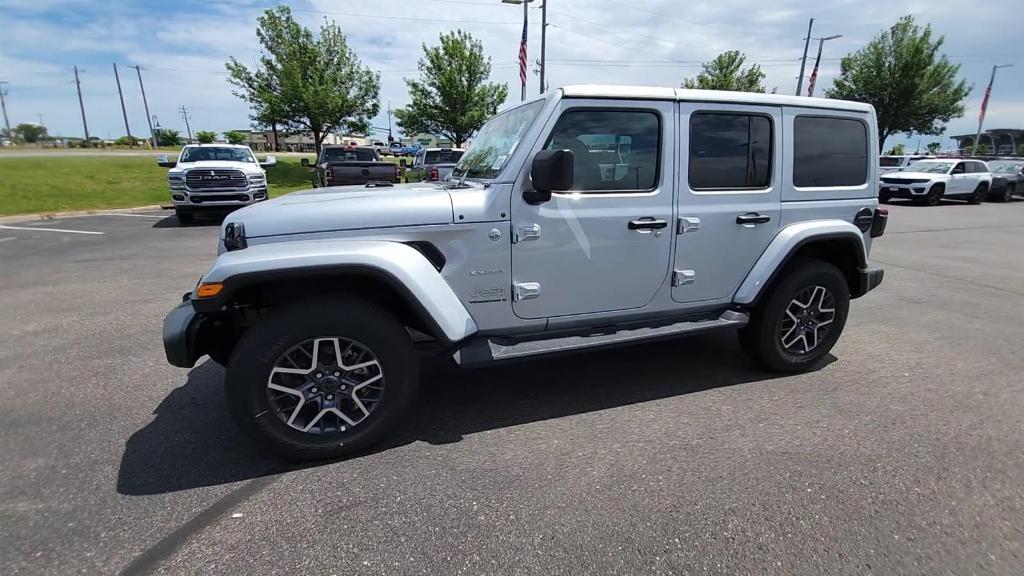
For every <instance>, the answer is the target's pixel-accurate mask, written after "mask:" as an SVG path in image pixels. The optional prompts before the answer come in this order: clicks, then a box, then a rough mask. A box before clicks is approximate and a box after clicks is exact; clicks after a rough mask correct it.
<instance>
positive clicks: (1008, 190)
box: [998, 184, 1013, 202]
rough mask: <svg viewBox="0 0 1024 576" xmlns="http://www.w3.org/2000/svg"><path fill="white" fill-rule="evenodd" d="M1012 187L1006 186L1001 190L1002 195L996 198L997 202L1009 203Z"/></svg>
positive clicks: (1010, 185)
mask: <svg viewBox="0 0 1024 576" xmlns="http://www.w3.org/2000/svg"><path fill="white" fill-rule="evenodd" d="M1012 186H1013V185H1012V184H1007V185H1006V187H1004V188H1003V193H1002V194H1000V195H999V198H998V200H999V201H1000V202H1009V201H1010V199H1011V198H1012V197H1013V188H1012Z"/></svg>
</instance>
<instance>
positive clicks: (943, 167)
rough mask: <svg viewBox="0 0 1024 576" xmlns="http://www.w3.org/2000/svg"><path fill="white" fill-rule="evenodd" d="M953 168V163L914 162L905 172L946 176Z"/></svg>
mask: <svg viewBox="0 0 1024 576" xmlns="http://www.w3.org/2000/svg"><path fill="white" fill-rule="evenodd" d="M952 167H953V163H952V162H914V163H913V164H911V165H910V166H907V169H906V170H904V172H928V173H929V174H945V173H947V172H949V169H950V168H952Z"/></svg>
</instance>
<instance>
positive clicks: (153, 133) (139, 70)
mask: <svg viewBox="0 0 1024 576" xmlns="http://www.w3.org/2000/svg"><path fill="white" fill-rule="evenodd" d="M129 68H135V72H136V73H137V74H138V75H139V90H140V91H142V105H143V106H144V107H145V108H146V121H147V122H149V135H150V137H151V138H153V150H156V147H157V146H158V145H159V142H157V139H156V130H153V120H152V117H151V116H150V115H149V103H148V102H146V87H145V86H143V85H142V67H141V66H138V65H135V66H129Z"/></svg>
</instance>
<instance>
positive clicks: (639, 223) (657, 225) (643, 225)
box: [628, 218, 668, 230]
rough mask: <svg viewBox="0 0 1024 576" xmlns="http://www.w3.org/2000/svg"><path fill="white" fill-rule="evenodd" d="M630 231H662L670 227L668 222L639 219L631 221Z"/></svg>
mask: <svg viewBox="0 0 1024 576" xmlns="http://www.w3.org/2000/svg"><path fill="white" fill-rule="evenodd" d="M628 226H629V229H630V230H661V229H662V228H665V227H667V226H668V221H666V220H657V219H654V218H638V219H636V220H630V221H629V224H628Z"/></svg>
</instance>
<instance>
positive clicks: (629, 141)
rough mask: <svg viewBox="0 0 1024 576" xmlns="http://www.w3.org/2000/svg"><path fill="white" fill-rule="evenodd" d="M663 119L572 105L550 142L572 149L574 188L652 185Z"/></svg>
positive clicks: (555, 146)
mask: <svg viewBox="0 0 1024 576" xmlns="http://www.w3.org/2000/svg"><path fill="white" fill-rule="evenodd" d="M660 139H661V125H660V122H659V120H658V115H657V114H655V113H653V112H627V111H612V110H570V111H568V112H566V113H564V114H562V117H561V118H559V119H558V123H557V124H555V129H554V130H553V131H552V132H551V136H550V137H549V138H548V143H547V146H546V147H547V148H548V149H551V150H571V151H572V153H573V187H572V189H573V190H581V191H609V190H650V189H652V188H654V186H655V184H656V182H657V177H658V159H659V142H660Z"/></svg>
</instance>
